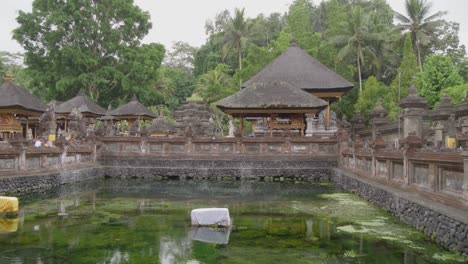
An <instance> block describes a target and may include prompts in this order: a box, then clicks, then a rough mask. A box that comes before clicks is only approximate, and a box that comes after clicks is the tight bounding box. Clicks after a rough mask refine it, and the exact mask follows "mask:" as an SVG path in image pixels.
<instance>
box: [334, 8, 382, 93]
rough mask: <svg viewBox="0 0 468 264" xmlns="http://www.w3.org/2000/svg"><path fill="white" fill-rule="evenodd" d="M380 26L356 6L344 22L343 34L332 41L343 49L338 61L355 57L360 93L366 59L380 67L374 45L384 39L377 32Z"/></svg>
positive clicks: (339, 53)
mask: <svg viewBox="0 0 468 264" xmlns="http://www.w3.org/2000/svg"><path fill="white" fill-rule="evenodd" d="M377 29H379V25H375V24H373V23H372V22H371V18H370V16H369V15H367V14H366V13H364V12H363V11H362V9H361V7H360V6H356V7H355V8H354V9H353V11H352V14H351V15H350V16H348V20H347V21H344V24H343V31H342V34H340V35H337V36H335V37H333V38H332V39H331V41H332V43H334V44H335V45H337V46H338V47H341V49H340V51H339V52H338V60H340V61H342V60H344V59H345V58H348V57H354V58H355V60H356V63H357V68H358V75H359V91H360V92H362V65H363V64H364V58H365V57H366V58H369V59H370V60H371V62H372V64H374V65H376V66H378V65H379V62H378V59H377V56H376V55H375V52H374V49H373V48H372V44H375V43H376V42H377V41H380V40H382V39H383V34H382V33H379V32H375V31H377Z"/></svg>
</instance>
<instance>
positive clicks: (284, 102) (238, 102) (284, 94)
mask: <svg viewBox="0 0 468 264" xmlns="http://www.w3.org/2000/svg"><path fill="white" fill-rule="evenodd" d="M216 106H217V107H218V108H219V109H221V110H222V111H223V112H225V113H227V114H230V115H232V116H234V117H240V118H241V130H242V129H243V118H244V117H263V118H265V117H266V118H267V119H266V120H265V121H262V123H268V131H269V133H270V135H272V134H273V130H300V131H301V134H302V135H303V134H304V131H305V124H304V114H306V113H310V114H315V113H317V112H318V111H320V110H322V109H324V108H326V107H327V106H328V103H327V102H325V101H324V100H322V99H320V98H318V97H316V96H314V95H311V94H309V93H307V92H305V91H304V90H302V89H300V88H298V87H295V86H294V85H292V84H291V83H289V82H284V81H274V82H252V83H250V84H249V86H247V87H246V88H245V89H242V90H240V91H239V92H237V93H235V94H233V95H231V96H228V97H226V98H224V99H223V100H221V101H219V102H217V103H216Z"/></svg>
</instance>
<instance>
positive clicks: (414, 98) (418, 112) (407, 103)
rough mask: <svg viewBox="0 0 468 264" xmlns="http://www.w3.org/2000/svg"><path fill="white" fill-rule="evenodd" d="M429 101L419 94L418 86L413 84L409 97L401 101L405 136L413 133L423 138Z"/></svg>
mask: <svg viewBox="0 0 468 264" xmlns="http://www.w3.org/2000/svg"><path fill="white" fill-rule="evenodd" d="M426 106H427V103H426V100H424V99H423V98H422V97H420V96H418V94H417V90H416V87H415V86H414V85H411V87H410V89H409V95H408V97H406V98H404V99H403V100H401V101H400V107H401V108H402V109H403V111H402V114H401V117H403V136H402V137H403V138H406V137H408V136H409V135H410V134H413V133H414V135H415V136H417V137H419V138H423V134H422V131H423V121H422V117H423V115H424V113H425V109H426Z"/></svg>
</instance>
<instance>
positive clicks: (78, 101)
mask: <svg viewBox="0 0 468 264" xmlns="http://www.w3.org/2000/svg"><path fill="white" fill-rule="evenodd" d="M75 108H76V109H79V110H80V112H81V114H82V115H83V118H87V120H88V123H93V120H94V119H96V118H98V117H101V116H105V115H106V110H105V109H104V108H102V107H100V106H99V105H97V104H96V103H94V102H93V101H92V100H91V99H90V98H89V97H88V96H87V95H85V94H84V93H83V92H81V91H80V92H78V94H77V95H76V96H75V97H73V98H72V99H70V100H68V101H66V102H63V103H61V104H59V105H58V106H57V107H56V108H55V113H56V114H57V115H58V116H61V117H60V119H59V120H58V121H57V123H58V124H61V123H63V124H64V127H63V129H64V130H65V131H66V130H67V125H68V116H69V115H70V113H71V112H72V111H73V109H75ZM61 120H63V121H62V122H60V121H61Z"/></svg>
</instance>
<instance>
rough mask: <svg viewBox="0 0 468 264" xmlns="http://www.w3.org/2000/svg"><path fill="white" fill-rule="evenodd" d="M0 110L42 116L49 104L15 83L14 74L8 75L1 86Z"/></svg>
mask: <svg viewBox="0 0 468 264" xmlns="http://www.w3.org/2000/svg"><path fill="white" fill-rule="evenodd" d="M0 95H1V96H0V112H2V113H5V112H8V113H15V114H22V115H25V116H40V115H41V114H42V113H44V112H45V111H46V110H47V106H46V105H45V104H43V103H42V102H41V100H39V98H37V97H35V96H33V95H32V94H31V93H30V92H29V91H27V90H26V89H24V88H21V87H19V86H18V85H16V84H14V83H13V76H12V75H11V74H10V75H7V76H6V77H5V82H4V83H3V84H2V85H1V86H0Z"/></svg>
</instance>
